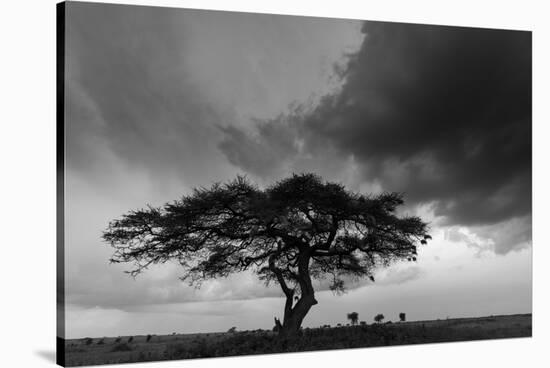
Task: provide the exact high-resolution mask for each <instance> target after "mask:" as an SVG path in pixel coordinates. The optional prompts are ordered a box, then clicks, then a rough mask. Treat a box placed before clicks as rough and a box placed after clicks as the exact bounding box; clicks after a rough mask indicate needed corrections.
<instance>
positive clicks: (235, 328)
mask: <svg viewBox="0 0 550 368" xmlns="http://www.w3.org/2000/svg"><path fill="white" fill-rule="evenodd" d="M236 331H237V327H235V326H233V327H231V328H230V329H229V330H227V332H228V333H234V332H236Z"/></svg>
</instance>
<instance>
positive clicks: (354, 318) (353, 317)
mask: <svg viewBox="0 0 550 368" xmlns="http://www.w3.org/2000/svg"><path fill="white" fill-rule="evenodd" d="M348 319H349V320H350V322H351V325H352V326H355V325H356V324H357V320H358V319H359V313H357V312H351V313H348Z"/></svg>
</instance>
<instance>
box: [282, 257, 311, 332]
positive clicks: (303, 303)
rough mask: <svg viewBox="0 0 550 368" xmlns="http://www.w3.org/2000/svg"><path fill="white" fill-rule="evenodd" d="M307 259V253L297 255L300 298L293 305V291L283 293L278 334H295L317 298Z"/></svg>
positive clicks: (308, 258)
mask: <svg viewBox="0 0 550 368" xmlns="http://www.w3.org/2000/svg"><path fill="white" fill-rule="evenodd" d="M309 260H310V257H309V254H301V255H300V256H299V260H298V272H299V278H298V282H299V284H300V291H301V295H300V299H299V300H298V302H297V303H296V305H294V307H293V306H292V304H293V301H294V300H293V298H294V292H291V293H285V294H286V302H285V314H284V318H283V323H282V325H281V324H280V322H279V325H280V327H279V329H278V330H279V335H280V336H283V337H288V336H292V335H295V334H296V333H297V332H298V331H299V330H300V327H301V326H302V322H303V321H304V318H305V316H306V315H307V313H308V312H309V310H310V309H311V307H313V306H314V305H315V304H317V300H315V292H314V290H313V285H312V283H311V277H310V275H309Z"/></svg>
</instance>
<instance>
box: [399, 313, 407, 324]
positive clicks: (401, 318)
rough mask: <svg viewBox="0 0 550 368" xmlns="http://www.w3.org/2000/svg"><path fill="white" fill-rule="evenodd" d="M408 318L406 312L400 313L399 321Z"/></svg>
mask: <svg viewBox="0 0 550 368" xmlns="http://www.w3.org/2000/svg"><path fill="white" fill-rule="evenodd" d="M405 320H406V315H405V313H399V321H400V322H405Z"/></svg>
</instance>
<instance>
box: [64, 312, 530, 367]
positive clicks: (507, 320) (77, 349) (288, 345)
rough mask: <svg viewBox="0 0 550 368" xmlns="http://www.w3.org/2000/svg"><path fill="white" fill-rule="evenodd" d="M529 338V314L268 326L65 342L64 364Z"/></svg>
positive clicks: (79, 364) (77, 364)
mask: <svg viewBox="0 0 550 368" xmlns="http://www.w3.org/2000/svg"><path fill="white" fill-rule="evenodd" d="M530 336H531V315H530V314H522V315H511V316H491V317H482V318H460V319H446V320H436V321H421V322H399V323H391V324H390V323H388V324H372V325H366V326H351V327H333V328H311V329H310V328H306V329H303V330H302V331H301V332H300V334H299V336H296V337H295V338H292V339H285V340H283V339H280V338H278V336H277V335H276V334H275V333H273V332H271V331H266V330H256V331H243V332H234V333H210V334H187V335H178V334H173V335H159V336H156V335H153V336H124V337H118V338H117V337H105V338H94V339H89V338H88V339H73V340H66V341H65V348H66V355H65V358H66V365H67V366H81V365H94V364H116V363H129V362H143V361H153V360H171V359H194V358H210V357H221V356H231V355H249V354H271V353H282V352H298V351H312V350H327V349H346V348H361V347H372V346H390V345H406V344H424V343H435V342H452V341H467V340H485V339H502V338H511V337H530Z"/></svg>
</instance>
